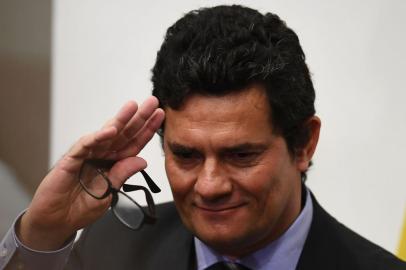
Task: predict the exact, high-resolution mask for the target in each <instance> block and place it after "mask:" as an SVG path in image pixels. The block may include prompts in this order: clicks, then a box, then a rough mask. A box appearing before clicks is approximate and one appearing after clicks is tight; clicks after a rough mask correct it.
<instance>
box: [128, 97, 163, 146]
mask: <svg viewBox="0 0 406 270" xmlns="http://www.w3.org/2000/svg"><path fill="white" fill-rule="evenodd" d="M158 104H159V102H158V99H157V98H156V97H154V96H151V97H149V98H148V99H146V100H145V101H144V103H143V104H142V105H141V107H140V108H139V110H138V111H137V113H136V114H135V115H134V117H133V118H132V119H131V120H130V121H129V123H128V125H127V126H126V127H125V128H124V130H123V134H124V136H125V137H127V138H128V139H131V138H132V137H134V135H135V134H137V133H138V131H139V130H140V129H141V128H142V127H143V126H144V124H145V123H146V122H147V121H148V120H149V118H150V117H151V116H152V115H153V113H154V112H155V110H156V109H157V108H158Z"/></svg>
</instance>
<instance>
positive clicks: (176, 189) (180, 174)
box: [165, 158, 193, 200]
mask: <svg viewBox="0 0 406 270" xmlns="http://www.w3.org/2000/svg"><path fill="white" fill-rule="evenodd" d="M165 170H166V175H167V176H168V180H169V185H170V187H171V190H172V194H173V197H174V199H175V200H179V199H181V198H183V197H186V195H187V194H188V193H190V192H191V191H192V190H193V181H192V179H191V176H190V175H188V173H185V172H184V171H182V170H181V169H179V168H178V167H177V166H176V164H175V162H174V161H173V160H172V159H170V158H166V159H165Z"/></svg>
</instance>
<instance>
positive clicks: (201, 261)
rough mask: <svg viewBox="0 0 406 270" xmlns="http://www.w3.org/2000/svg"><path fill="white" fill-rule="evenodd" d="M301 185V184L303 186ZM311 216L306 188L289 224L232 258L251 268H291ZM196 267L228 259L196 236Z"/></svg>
mask: <svg viewBox="0 0 406 270" xmlns="http://www.w3.org/2000/svg"><path fill="white" fill-rule="evenodd" d="M303 187H304V185H303ZM312 219H313V202H312V198H311V196H310V192H309V190H308V189H307V188H306V202H305V205H304V207H303V209H302V211H301V212H300V214H299V216H298V217H297V218H296V220H295V221H294V222H293V223H292V225H291V226H290V227H289V228H288V229H287V230H286V231H285V232H284V233H283V234H282V235H281V236H280V237H279V238H278V239H276V240H275V241H273V242H271V243H269V244H268V245H267V246H265V247H263V248H262V249H260V250H257V251H256V252H254V253H252V254H250V255H248V256H246V257H243V258H241V259H238V260H236V261H235V262H239V263H241V264H243V265H245V266H247V267H249V268H251V269H258V270H265V269H295V268H296V265H297V262H298V261H299V257H300V254H301V252H302V249H303V246H304V243H305V241H306V238H307V234H308V233H309V229H310V225H311V222H312ZM194 244H195V250H196V257H197V270H203V269H205V268H207V267H209V266H210V265H212V264H214V263H216V262H219V261H230V260H229V259H228V258H226V257H224V256H221V255H220V254H218V253H217V252H216V251H214V250H213V249H212V248H210V247H209V246H207V245H206V244H204V243H203V242H202V241H200V240H199V239H198V238H196V237H195V238H194Z"/></svg>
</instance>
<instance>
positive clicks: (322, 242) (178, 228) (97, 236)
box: [67, 197, 406, 270]
mask: <svg viewBox="0 0 406 270" xmlns="http://www.w3.org/2000/svg"><path fill="white" fill-rule="evenodd" d="M313 205H314V212H313V213H314V214H313V221H312V224H311V228H310V232H309V235H308V237H307V239H306V242H305V246H304V248H303V251H302V254H301V256H300V259H299V262H298V266H297V269H298V270H317V269H323V270H327V269H328V270H329V269H336V270H339V269H340V270H355V269H365V270H374V269H382V270H384V269H385V270H388V269H394V270H396V269H406V263H403V262H401V261H400V260H398V259H396V258H395V257H394V256H393V255H392V254H390V253H388V252H387V251H385V250H383V249H382V248H380V247H378V246H376V245H375V244H373V243H371V242H369V241H368V240H366V239H364V238H362V237H361V236H359V235H358V234H356V233H354V232H353V231H351V230H349V229H348V228H346V227H345V226H344V225H342V224H341V223H339V222H338V221H336V220H335V219H334V218H333V217H331V216H330V215H329V214H328V213H327V212H326V211H324V210H323V208H322V207H321V206H320V205H319V204H318V203H317V201H316V200H315V198H314V197H313ZM157 215H158V221H157V223H156V224H155V225H153V226H148V225H146V226H144V227H143V228H142V229H141V231H135V232H134V231H131V230H129V229H127V228H125V227H124V226H123V225H122V224H120V223H119V222H118V221H117V220H116V219H115V218H114V216H113V215H112V214H111V213H110V212H108V213H107V214H106V215H105V216H104V217H103V218H102V219H100V220H99V221H98V222H96V223H95V224H93V225H92V226H90V227H89V228H87V229H86V230H84V232H83V233H82V235H81V237H80V240H79V241H78V242H77V244H76V245H75V248H74V250H73V252H72V253H71V256H70V258H69V261H68V265H67V268H68V269H91V270H99V269H124V270H125V269H134V270H136V269H140V270H152V269H155V270H162V269H174V270H175V269H176V270H186V269H188V270H189V269H195V267H196V266H195V263H196V259H195V254H194V246H193V236H192V235H191V233H190V232H188V231H187V229H186V228H185V227H184V226H183V224H182V222H181V220H180V218H179V216H178V213H177V211H176V209H175V206H174V204H173V203H166V204H162V205H158V206H157ZM277 270H283V269H277Z"/></svg>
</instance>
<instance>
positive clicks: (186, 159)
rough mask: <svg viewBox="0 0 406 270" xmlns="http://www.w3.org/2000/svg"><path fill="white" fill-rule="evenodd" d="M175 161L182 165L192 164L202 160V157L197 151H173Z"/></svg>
mask: <svg viewBox="0 0 406 270" xmlns="http://www.w3.org/2000/svg"><path fill="white" fill-rule="evenodd" d="M172 153H173V155H174V156H175V159H176V160H177V161H179V162H182V163H191V162H194V161H196V160H199V159H200V158H201V155H200V154H199V153H198V152H196V151H189V150H178V151H173V152H172Z"/></svg>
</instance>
